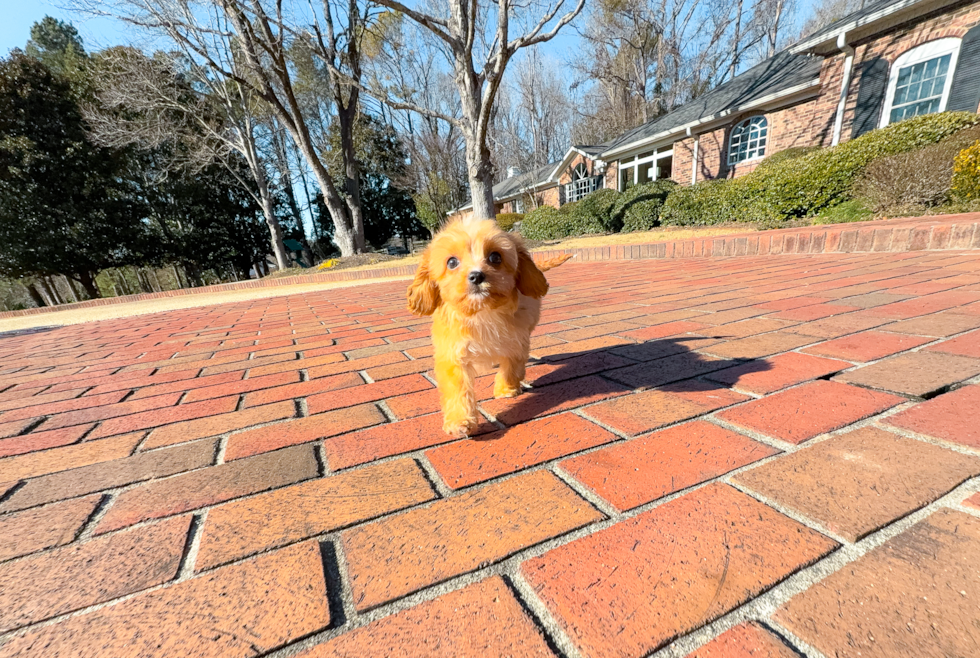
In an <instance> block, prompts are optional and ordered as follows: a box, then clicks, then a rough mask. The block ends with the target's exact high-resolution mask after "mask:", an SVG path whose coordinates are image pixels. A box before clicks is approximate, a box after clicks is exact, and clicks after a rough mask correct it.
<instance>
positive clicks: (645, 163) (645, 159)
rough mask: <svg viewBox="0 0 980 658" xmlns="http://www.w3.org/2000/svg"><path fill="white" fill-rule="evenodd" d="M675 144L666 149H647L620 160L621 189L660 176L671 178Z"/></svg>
mask: <svg viewBox="0 0 980 658" xmlns="http://www.w3.org/2000/svg"><path fill="white" fill-rule="evenodd" d="M673 155H674V147H673V145H671V146H670V148H667V149H664V150H656V151H647V152H646V153H640V154H639V155H637V156H630V157H628V158H623V159H622V160H620V161H619V191H620V192H623V191H625V190H627V189H628V188H630V187H632V186H634V185H639V184H641V183H649V182H650V181H655V180H658V179H660V178H670V168H671V165H670V163H671V161H672V158H673Z"/></svg>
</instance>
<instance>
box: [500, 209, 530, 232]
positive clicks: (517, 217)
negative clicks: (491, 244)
mask: <svg viewBox="0 0 980 658" xmlns="http://www.w3.org/2000/svg"><path fill="white" fill-rule="evenodd" d="M523 219H524V214H523V213H519V212H502V213H500V214H499V215H497V226H499V227H500V228H501V229H502V230H504V231H509V230H510V229H512V228H513V227H514V224H516V223H517V222H520V221H523Z"/></svg>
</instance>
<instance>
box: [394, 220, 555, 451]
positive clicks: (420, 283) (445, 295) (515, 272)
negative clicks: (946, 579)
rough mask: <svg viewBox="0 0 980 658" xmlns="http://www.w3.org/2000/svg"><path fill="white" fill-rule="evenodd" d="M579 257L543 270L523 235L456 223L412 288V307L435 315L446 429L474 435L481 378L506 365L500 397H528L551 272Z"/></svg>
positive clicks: (426, 258)
mask: <svg viewBox="0 0 980 658" xmlns="http://www.w3.org/2000/svg"><path fill="white" fill-rule="evenodd" d="M570 257H571V256H561V257H558V258H554V259H551V260H550V261H547V262H544V263H541V264H540V265H535V263H534V261H533V260H532V259H531V255H530V254H529V253H528V251H527V249H526V248H525V247H524V244H523V242H521V240H520V238H519V237H518V236H515V235H512V234H510V233H505V232H503V231H501V230H500V228H498V227H497V224H496V223H495V222H493V221H491V220H487V221H470V222H466V223H463V222H458V221H457V222H453V223H451V224H449V225H448V226H446V227H445V228H444V229H443V230H442V231H440V232H439V233H438V234H437V235H436V236H435V238H434V239H433V240H432V244H430V245H429V248H428V249H426V250H425V253H424V254H422V262H421V263H420V264H419V267H418V270H416V273H415V280H414V281H413V282H412V284H411V285H410V286H409V288H408V308H409V310H411V311H412V312H413V313H415V314H417V315H432V316H433V319H432V343H433V346H434V348H435V370H436V382H437V383H438V384H439V395H440V398H441V400H442V412H443V429H444V430H445V432H446V433H447V434H450V435H452V436H456V437H463V436H467V435H468V434H469V432H471V431H472V430H473V429H474V428H475V427H476V426H477V424H478V416H477V411H476V394H475V392H474V384H473V382H474V379H475V378H476V373H477V372H478V371H479V370H485V369H489V368H492V367H493V366H494V365H497V364H499V370H498V371H497V376H496V380H495V381H494V386H493V394H494V397H498V398H503V397H514V396H516V395H520V393H521V381H522V380H523V379H524V366H525V364H526V363H527V358H528V353H529V352H530V349H531V332H532V331H533V330H534V327H535V326H537V324H538V320H539V319H540V317H541V298H542V297H544V296H545V294H546V293H547V292H548V281H547V280H546V279H545V278H544V274H543V273H542V271H543V270H548V269H550V268H552V267H556V266H558V265H560V264H562V263H563V262H565V261H566V260H568V259H569V258H570Z"/></svg>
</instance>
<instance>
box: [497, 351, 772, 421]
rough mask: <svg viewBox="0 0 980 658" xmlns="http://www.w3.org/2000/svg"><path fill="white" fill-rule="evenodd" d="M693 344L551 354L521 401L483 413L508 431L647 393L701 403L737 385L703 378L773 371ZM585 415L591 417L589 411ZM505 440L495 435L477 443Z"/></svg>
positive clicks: (537, 365)
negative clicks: (737, 370) (733, 370)
mask: <svg viewBox="0 0 980 658" xmlns="http://www.w3.org/2000/svg"><path fill="white" fill-rule="evenodd" d="M689 340H690V338H689V337H687V336H676V337H671V338H661V339H657V340H649V341H647V342H644V343H637V344H629V345H620V346H616V347H603V348H599V349H594V350H588V351H578V352H566V353H552V354H549V355H548V356H546V357H544V358H542V359H540V360H538V361H535V362H532V364H531V365H529V367H528V369H527V381H528V382H529V383H530V384H531V385H532V387H533V388H531V389H530V390H528V391H525V393H524V394H523V395H521V396H519V397H517V398H509V399H495V400H489V401H486V402H483V403H482V404H481V408H482V409H483V410H484V411H486V412H487V413H489V414H491V415H492V416H493V417H494V418H496V420H498V421H499V422H501V423H503V424H504V425H507V426H513V425H517V424H519V423H523V422H526V421H530V420H533V419H535V418H540V417H542V416H548V415H552V414H555V413H559V412H562V411H569V410H572V409H578V408H580V407H586V406H587V405H595V404H597V403H600V402H602V401H604V400H610V399H612V398H617V397H621V396H627V395H628V394H630V393H631V392H634V391H645V390H648V389H655V390H656V391H657V392H658V393H662V394H676V396H680V397H684V398H688V399H690V400H691V401H696V402H700V401H701V400H700V398H703V397H705V396H708V397H710V392H711V391H722V390H727V389H729V388H730V387H731V386H732V385H735V386H737V382H735V383H734V384H726V383H720V382H716V381H709V380H707V379H701V377H702V376H703V375H707V374H708V373H712V372H715V371H718V370H723V369H725V368H731V367H733V366H740V367H741V369H744V373H742V374H748V373H756V372H764V371H766V370H769V369H770V368H771V365H770V364H769V363H767V362H766V361H762V360H759V359H722V358H718V357H714V356H710V355H705V354H700V353H698V352H695V351H693V350H692V349H691V348H690V347H689V346H688V345H686V344H685V343H687V342H688V341H689ZM636 397H637V396H630V397H629V398H627V399H628V400H630V401H631V402H630V403H631V404H633V405H636V404H637V403H638V404H639V406H641V407H642V406H646V405H645V403H644V402H645V400H646V398H643V397H641V398H638V399H635V400H634V398H636ZM610 404H611V403H610ZM585 411H586V413H588V408H586V410H585ZM504 434H506V433H504ZM501 436H502V434H501V433H494V434H490V435H487V436H485V437H481V439H478V440H493V439H496V438H501Z"/></svg>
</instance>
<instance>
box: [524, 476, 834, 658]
mask: <svg viewBox="0 0 980 658" xmlns="http://www.w3.org/2000/svg"><path fill="white" fill-rule="evenodd" d="M836 545H837V544H836V543H835V542H833V541H831V540H830V539H827V538H826V537H824V536H823V535H820V534H818V533H816V532H814V531H813V530H810V529H809V528H806V527H804V526H802V525H800V524H798V523H796V522H795V521H793V520H791V519H789V518H787V517H785V516H783V515H781V514H779V513H778V512H776V511H774V510H772V509H770V508H768V507H766V506H765V505H763V504H762V503H759V502H757V501H755V500H754V499H752V498H750V497H748V496H746V495H745V494H742V493H740V492H738V491H736V490H735V489H732V488H731V487H728V486H725V485H720V484H714V485H710V486H708V487H706V488H703V489H700V490H698V491H695V492H692V493H689V494H687V495H685V496H682V497H680V498H678V499H677V500H673V501H671V502H669V503H665V504H664V505H661V506H659V507H656V508H654V509H652V510H650V511H648V512H644V513H642V514H640V515H639V516H636V517H634V518H632V519H629V520H627V521H621V522H619V523H617V524H615V525H613V526H610V527H609V528H606V529H604V530H600V531H598V532H596V533H593V534H591V535H588V536H586V537H583V538H581V539H577V540H575V541H573V542H571V543H569V544H566V545H564V546H561V547H559V548H556V549H553V550H551V551H548V552H547V553H545V554H544V555H542V556H541V557H537V558H533V559H530V560H528V561H526V562H524V564H523V565H522V566H521V570H522V571H523V573H524V575H525V577H526V578H527V579H528V581H529V582H530V583H531V585H532V587H533V588H534V590H535V591H536V592H537V594H538V596H539V597H540V598H541V600H542V601H543V602H544V604H545V605H546V606H547V607H548V609H549V610H550V611H551V613H552V615H554V616H555V618H556V619H557V620H558V623H559V624H561V626H562V627H563V628H564V630H565V632H566V633H568V635H569V637H570V638H571V640H572V641H573V642H574V643H575V645H576V646H577V647H578V649H579V651H580V652H581V653H582V654H583V655H588V656H594V657H597V658H601V657H603V656H641V655H646V654H648V653H652V652H653V651H654V650H656V649H657V648H659V647H661V646H663V645H665V644H666V643H668V642H670V641H671V640H672V639H673V638H675V637H677V636H679V635H682V634H684V633H687V632H689V631H691V630H693V629H695V628H699V627H701V626H703V625H704V624H706V623H708V622H710V621H712V620H713V619H716V618H718V617H720V616H721V615H723V614H725V613H727V612H728V611H730V610H732V609H733V608H735V607H737V606H739V605H741V604H742V603H743V602H745V601H747V600H749V599H751V598H753V597H755V596H756V595H758V594H759V593H761V592H763V591H765V590H766V589H768V588H770V587H772V586H773V585H774V584H776V583H778V582H779V581H781V580H783V579H784V578H786V577H787V576H789V575H790V574H792V573H793V572H795V571H796V570H797V569H799V568H800V567H802V566H804V565H807V564H809V563H811V562H814V561H815V560H817V559H819V558H820V557H822V556H823V555H825V554H826V553H828V552H829V551H831V550H833V549H834V548H835V547H836ZM651 602H655V605H651Z"/></svg>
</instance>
